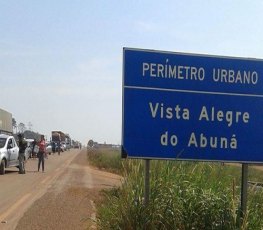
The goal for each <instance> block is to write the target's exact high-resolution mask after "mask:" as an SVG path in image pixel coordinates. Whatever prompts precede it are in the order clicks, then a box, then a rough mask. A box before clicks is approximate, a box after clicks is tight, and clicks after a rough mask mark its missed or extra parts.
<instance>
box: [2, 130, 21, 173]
mask: <svg viewBox="0 0 263 230" xmlns="http://www.w3.org/2000/svg"><path fill="white" fill-rule="evenodd" d="M18 154H19V148H18V146H17V143H16V140H15V138H14V137H13V136H9V135H6V134H0V175H4V174H5V169H6V168H9V167H18V166H19V161H18Z"/></svg>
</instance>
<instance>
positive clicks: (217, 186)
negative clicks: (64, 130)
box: [88, 150, 263, 230]
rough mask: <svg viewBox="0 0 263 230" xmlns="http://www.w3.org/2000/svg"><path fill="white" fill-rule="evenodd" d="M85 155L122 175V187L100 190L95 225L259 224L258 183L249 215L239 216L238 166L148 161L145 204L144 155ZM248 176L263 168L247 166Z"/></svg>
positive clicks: (182, 227)
mask: <svg viewBox="0 0 263 230" xmlns="http://www.w3.org/2000/svg"><path fill="white" fill-rule="evenodd" d="M100 155H104V156H100ZM110 155H111V156H110ZM88 157H89V160H90V161H91V162H93V163H92V164H94V165H96V164H97V162H99V165H100V166H99V167H102V168H104V169H106V170H109V169H110V171H111V172H118V173H120V174H122V175H123V176H124V182H123V185H122V187H120V188H115V189H112V190H105V191H103V195H104V202H103V203H102V204H98V205H97V211H98V212H97V223H98V228H99V229H124V230H126V229H127V230H130V229H179V230H188V229H189V230H190V229H224V230H225V229H226V230H228V229H253V230H257V229H258V230H260V229H263V190H262V188H258V187H256V186H249V189H248V193H249V194H248V215H247V216H246V217H245V218H244V220H243V222H242V223H240V221H239V220H240V216H239V214H240V213H239V208H240V207H239V206H240V180H241V178H240V176H241V167H238V166H234V165H228V164H224V165H223V164H220V163H204V162H185V161H182V162H180V161H161V160H160V161H157V160H151V165H150V201H149V204H148V205H147V206H145V204H144V161H143V160H121V159H120V152H118V151H117V150H114V151H108V150H95V151H93V153H92V154H91V152H90V151H88ZM91 158H92V160H91ZM96 158H97V159H96ZM109 159H110V160H109ZM102 161H105V164H109V165H107V166H105V165H104V163H102ZM114 161H118V162H114ZM113 162H114V163H113ZM113 168H114V169H113ZM249 180H252V181H263V173H262V172H260V171H259V170H256V169H253V168H251V167H250V168H249Z"/></svg>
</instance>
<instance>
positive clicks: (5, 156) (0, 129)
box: [0, 109, 72, 175]
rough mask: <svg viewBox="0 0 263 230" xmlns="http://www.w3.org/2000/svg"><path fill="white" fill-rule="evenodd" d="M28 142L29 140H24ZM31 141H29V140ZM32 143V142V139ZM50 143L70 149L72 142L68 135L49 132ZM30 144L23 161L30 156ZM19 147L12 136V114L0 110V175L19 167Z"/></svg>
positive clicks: (29, 143) (59, 132)
mask: <svg viewBox="0 0 263 230" xmlns="http://www.w3.org/2000/svg"><path fill="white" fill-rule="evenodd" d="M26 140H28V141H29V139H26ZM30 140H31V139H30ZM32 141H34V140H33V139H32ZM51 141H53V142H55V143H57V144H58V143H59V144H61V145H62V144H63V145H64V144H65V145H66V146H67V148H71V146H72V141H71V139H70V137H69V135H68V134H65V133H63V132H61V131H52V132H51ZM31 144H32V142H28V148H27V149H26V152H25V160H27V159H28V158H29V157H30V155H31V154H32V145H31ZM18 156H19V147H18V144H17V141H16V138H15V135H13V124H12V114H11V113H9V112H7V111H5V110H3V109H0V175H4V174H5V170H6V168H9V167H19V160H18Z"/></svg>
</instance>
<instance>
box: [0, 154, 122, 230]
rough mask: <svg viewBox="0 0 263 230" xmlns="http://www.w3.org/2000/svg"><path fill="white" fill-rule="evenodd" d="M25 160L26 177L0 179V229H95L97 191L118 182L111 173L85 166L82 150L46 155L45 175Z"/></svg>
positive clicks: (9, 174)
mask: <svg viewBox="0 0 263 230" xmlns="http://www.w3.org/2000/svg"><path fill="white" fill-rule="evenodd" d="M37 162H38V160H37V159H29V160H28V162H27V164H26V174H18V169H17V168H12V169H11V168H10V169H8V170H7V172H6V174H5V175H3V176H0V184H1V185H0V198H1V199H0V229H3V230H6V229H17V230H31V229H34V230H41V229H43V230H44V229H45V230H46V229H63V230H66V229H74V230H75V229H76V230H77V229H96V208H95V204H96V202H99V200H100V199H101V195H100V191H101V190H102V189H105V188H112V187H114V186H118V185H120V183H121V178H120V177H119V176H117V175H115V174H111V173H107V172H103V171H100V170H97V169H96V168H94V167H90V166H89V165H88V161H87V157H86V150H85V149H83V150H79V149H72V150H70V151H66V152H63V153H61V155H60V156H58V155H57V154H55V155H49V156H48V159H47V160H46V161H45V172H44V173H42V172H41V171H40V172H37Z"/></svg>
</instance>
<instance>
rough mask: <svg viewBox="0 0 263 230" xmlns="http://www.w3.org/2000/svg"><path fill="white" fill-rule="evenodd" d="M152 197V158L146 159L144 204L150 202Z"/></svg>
mask: <svg viewBox="0 0 263 230" xmlns="http://www.w3.org/2000/svg"><path fill="white" fill-rule="evenodd" d="M149 197H150V160H149V159H146V160H145V178H144V205H145V206H147V205H148V204H149Z"/></svg>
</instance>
